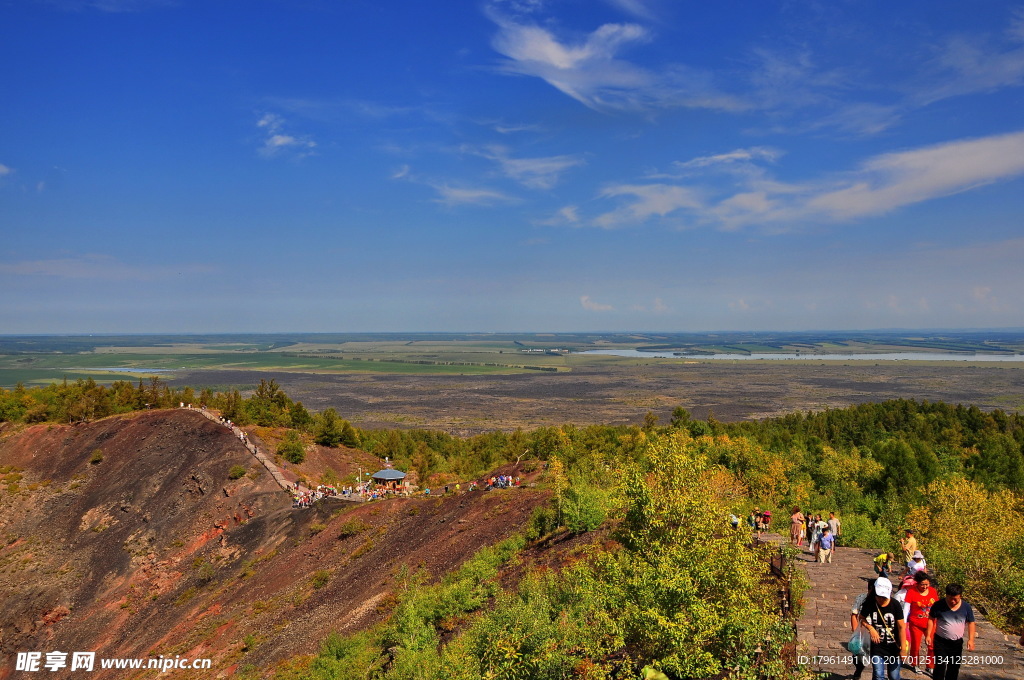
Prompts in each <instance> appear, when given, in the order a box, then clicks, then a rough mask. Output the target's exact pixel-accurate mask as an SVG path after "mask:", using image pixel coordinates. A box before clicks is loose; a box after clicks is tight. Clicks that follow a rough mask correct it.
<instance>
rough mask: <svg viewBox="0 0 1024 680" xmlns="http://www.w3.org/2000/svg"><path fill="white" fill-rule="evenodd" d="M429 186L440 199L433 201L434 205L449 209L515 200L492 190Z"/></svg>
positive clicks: (444, 185)
mask: <svg viewBox="0 0 1024 680" xmlns="http://www.w3.org/2000/svg"><path fill="white" fill-rule="evenodd" d="M431 186H432V187H433V188H434V190H435V191H437V193H439V194H440V195H441V197H440V198H437V199H435V203H441V204H442V205H446V206H449V207H453V206H457V205H494V204H496V203H507V202H510V201H514V200H515V199H514V198H512V197H511V196H508V195H506V194H503V193H501V192H500V191H495V190H493V189H474V188H470V187H453V186H450V185H448V184H432V185H431Z"/></svg>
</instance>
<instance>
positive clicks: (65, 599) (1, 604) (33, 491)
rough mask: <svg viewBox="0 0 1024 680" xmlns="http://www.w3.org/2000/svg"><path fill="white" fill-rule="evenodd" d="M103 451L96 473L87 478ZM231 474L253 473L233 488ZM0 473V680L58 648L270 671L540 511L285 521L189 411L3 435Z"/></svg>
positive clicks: (225, 437) (374, 510)
mask: <svg viewBox="0 0 1024 680" xmlns="http://www.w3.org/2000/svg"><path fill="white" fill-rule="evenodd" d="M97 449H98V450H100V451H101V452H102V461H101V462H99V463H98V464H93V463H90V459H91V458H92V456H93V454H94V451H96V450H97ZM233 465H244V466H246V467H248V468H250V469H251V470H253V474H252V475H251V476H247V477H243V478H242V479H240V480H237V481H230V480H229V479H228V471H229V469H230V468H231V467H232V466H233ZM2 466H7V467H2ZM11 466H13V467H14V468H17V470H14V471H10V470H9V468H10V467H11ZM0 470H8V471H7V474H6V475H5V480H6V481H8V482H10V481H11V480H13V479H17V477H19V476H21V477H22V479H20V481H17V482H16V483H15V484H14V486H11V485H9V484H3V483H0V543H2V544H4V545H3V547H0V629H2V638H0V653H2V654H3V656H4V657H5V658H4V659H3V660H2V663H0V678H6V677H11V676H12V672H13V666H14V664H13V660H12V657H11V655H12V654H13V653H14V652H17V651H42V652H47V651H52V650H56V649H60V650H79V651H86V650H95V651H97V653H98V656H100V657H146V656H150V655H157V654H164V655H171V656H173V655H175V654H181V655H182V656H184V657H209V658H212V659H214V667H215V669H216V670H217V671H218V672H219V673H222V674H228V675H229V674H231V673H232V672H233V671H234V670H235V669H236V668H237V667H238V666H239V665H253V666H255V667H257V668H259V669H262V670H264V671H270V670H272V669H273V667H274V666H275V664H277V663H278V662H280V661H282V660H284V659H288V658H291V657H293V656H294V655H295V654H302V653H310V652H312V651H314V650H315V649H316V646H317V645H318V643H319V641H320V640H322V639H323V637H325V636H326V634H327V633H328V632H329V631H331V630H336V629H339V628H340V629H350V630H354V629H357V628H360V627H364V626H366V625H369V624H370V623H372V622H373V621H375V620H379V619H380V618H382V617H383V616H384V615H386V611H387V605H388V603H389V602H390V598H389V593H391V592H392V590H393V588H394V585H395V584H394V581H393V575H394V574H395V573H396V572H397V571H398V570H399V569H400V567H401V566H402V565H408V566H411V567H413V568H417V567H419V568H424V569H427V570H429V571H430V572H431V573H433V574H435V575H439V574H442V573H444V572H446V571H449V570H450V569H452V568H454V567H455V566H457V565H458V564H460V563H461V562H463V561H464V560H465V559H466V558H468V557H469V556H471V555H472V554H473V553H474V552H476V550H478V549H479V548H480V547H482V546H484V545H487V544H491V543H494V542H496V541H498V540H500V539H502V538H505V537H506V536H508V535H509V534H510V533H512V532H513V531H514V530H516V528H518V527H519V526H521V525H522V524H523V523H524V522H525V521H526V519H527V518H528V517H529V515H530V513H531V512H532V510H533V508H534V507H536V506H537V505H538V504H540V503H542V502H543V501H544V497H545V494H544V493H542V492H538V491H534V490H528V489H512V490H507V491H495V492H489V493H484V492H475V493H466V494H463V495H461V496H457V497H449V498H444V499H441V498H417V499H403V500H390V501H384V502H378V503H369V504H363V505H355V504H347V503H343V502H339V501H329V502H324V503H321V504H320V505H319V506H317V507H315V508H313V509H308V510H293V509H292V508H291V503H290V500H289V497H288V496H287V495H286V494H285V493H283V492H282V491H280V489H279V487H277V486H276V485H275V484H274V483H273V481H272V480H271V478H270V475H269V474H266V473H265V472H263V473H262V474H259V468H258V464H257V463H256V462H255V460H254V459H253V458H252V457H251V456H250V455H249V454H248V452H246V451H245V449H244V448H243V447H242V446H241V444H240V442H238V440H237V439H235V438H234V437H233V436H232V435H231V434H230V433H229V432H228V431H227V430H225V429H224V428H221V427H219V426H218V425H216V424H214V423H212V422H210V421H208V420H206V419H204V418H203V417H202V416H200V415H199V414H196V413H191V412H188V411H158V412H152V413H144V414H139V415H134V416H128V417H119V418H110V419H107V420H104V421H100V422H97V423H92V424H89V425H79V426H75V427H68V426H47V425H39V426H34V427H32V428H29V429H27V430H25V431H23V432H19V433H16V434H10V433H8V434H7V436H4V437H2V439H0ZM47 482H49V483H47ZM339 536H343V537H342V538H339ZM244 641H247V644H245V643H244ZM48 675H49V673H48ZM53 675H54V676H57V677H59V675H60V674H53ZM95 675H96V677H104V675H105V674H104V673H101V672H97V673H96V674H95ZM106 675H107V676H108V677H118V675H119V674H118V672H113V671H108V673H107V674H106ZM120 675H125V671H121V672H120ZM175 675H176V677H189V674H188V673H186V672H183V671H176V672H175ZM214 675H217V673H214ZM195 677H205V678H209V677H211V675H210V672H209V671H203V672H201V673H197V674H196V675H195Z"/></svg>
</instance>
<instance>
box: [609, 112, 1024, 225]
mask: <svg viewBox="0 0 1024 680" xmlns="http://www.w3.org/2000/svg"><path fill="white" fill-rule="evenodd" d="M756 157H758V154H752V153H750V152H749V150H747V151H744V150H738V151H733V152H729V153H726V154H720V155H717V156H706V157H701V158H697V159H694V160H692V161H687V162H685V163H682V164H680V167H682V168H695V167H704V168H711V169H714V168H715V167H717V166H720V165H723V164H724V165H728V164H731V163H743V164H748V165H749V164H750V163H751V162H752V159H753V158H756ZM760 157H762V158H764V159H768V158H774V156H773V155H771V154H760ZM743 167H745V168H746V170H745V171H744V172H743V173H741V174H740V176H739V180H738V181H739V189H740V190H739V191H733V192H732V193H726V194H725V195H722V194H721V192H720V190H719V191H718V195H717V197H714V196H715V193H716V190H715V189H714V188H713V187H710V186H706V187H705V186H701V187H700V188H698V187H695V186H692V185H684V184H667V183H655V184H623V185H618V186H613V187H608V188H605V189H604V190H603V191H602V192H601V194H600V195H601V197H602V198H618V199H622V198H626V199H628V200H627V202H626V203H625V204H624V205H621V206H620V207H619V208H617V209H615V210H613V211H611V212H606V213H604V214H603V215H600V216H598V217H597V218H596V219H594V220H593V224H594V225H595V226H598V227H603V228H606V229H610V228H615V227H620V226H627V225H630V224H638V223H642V222H644V221H646V220H648V219H649V218H651V217H654V216H657V217H665V216H668V215H671V214H673V213H677V212H678V213H680V214H685V215H686V216H688V217H689V218H690V219H691V220H692V221H693V222H695V223H702V224H706V223H711V224H715V225H717V226H718V227H720V228H722V229H726V230H729V229H738V228H741V227H747V226H762V227H765V228H769V229H772V228H774V229H778V228H780V225H782V226H783V227H784V228H787V229H788V228H790V227H791V226H792V225H795V224H799V223H802V222H807V221H812V220H813V221H822V220H826V221H832V222H843V221H850V220H856V219H861V218H865V217H871V216H876V215H882V214H885V213H888V212H892V211H893V210H896V209H899V208H902V207H905V206H908V205H912V204H915V203H921V202H924V201H928V200H932V199H935V198H940V197H944V196H950V195H952V194H957V193H960V192H964V191H969V190H971V189H974V188H976V187H979V186H982V185H985V184H990V183H993V182H998V181H1002V180H1007V179H1010V178H1013V177H1016V176H1019V175H1022V174H1024V131H1022V132H1014V133H1009V134H1002V135H993V136H990V137H982V138H978V139H966V140H957V141H954V142H946V143H942V144H936V145H933V146H928V147H923V148H920V149H912V150H908V151H899V152H894V153H887V154H881V155H879V156H875V157H873V158H870V159H868V160H867V161H865V162H864V163H862V164H861V166H860V167H859V168H857V169H855V170H852V171H849V172H846V173H842V174H839V175H836V176H834V177H832V178H823V179H818V180H814V181H810V182H804V183H783V182H779V181H776V180H774V179H772V178H771V177H770V176H769V175H768V174H767V172H766V171H765V170H764V169H763V168H759V167H756V166H755V167H747V166H746V165H744V166H743ZM695 181H696V180H695ZM735 187H736V180H734V181H733V182H730V184H729V188H730V189H735ZM712 197H714V198H712Z"/></svg>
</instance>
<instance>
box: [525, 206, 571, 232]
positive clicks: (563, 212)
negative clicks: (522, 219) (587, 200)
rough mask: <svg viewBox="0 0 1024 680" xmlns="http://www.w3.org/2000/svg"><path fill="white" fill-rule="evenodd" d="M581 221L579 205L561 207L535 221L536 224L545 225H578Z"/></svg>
mask: <svg viewBox="0 0 1024 680" xmlns="http://www.w3.org/2000/svg"><path fill="white" fill-rule="evenodd" d="M579 223H580V215H579V207H578V206H575V205H567V206H564V207H562V208H559V209H558V210H557V211H556V212H555V214H554V215H551V216H550V217H547V218H545V219H540V220H536V221H535V224H538V225H540V226H543V227H564V226H567V225H568V226H577V225H579Z"/></svg>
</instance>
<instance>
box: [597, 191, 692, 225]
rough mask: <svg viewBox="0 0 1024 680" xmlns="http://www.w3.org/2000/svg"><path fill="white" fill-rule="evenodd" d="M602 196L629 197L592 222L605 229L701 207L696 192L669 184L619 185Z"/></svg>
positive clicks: (602, 192) (602, 193)
mask: <svg viewBox="0 0 1024 680" xmlns="http://www.w3.org/2000/svg"><path fill="white" fill-rule="evenodd" d="M601 196H602V197H603V198H618V197H623V196H625V197H628V198H630V199H631V200H629V201H627V202H626V204H625V205H623V206H622V207H620V208H618V209H616V210H612V211H610V212H606V213H604V214H603V215H600V216H598V217H597V218H595V219H594V222H593V223H594V225H595V226H598V227H602V228H604V229H615V228H617V227H622V226H627V225H630V224H640V223H643V222H646V221H647V220H648V219H649V218H651V217H654V216H658V217H665V216H666V215H668V214H670V213H674V212H676V211H677V210H681V209H684V208H688V209H691V210H700V209H702V208H703V207H704V204H703V203H702V201H701V200H700V198H699V197H698V195H697V193H696V191H694V190H693V189H691V188H689V187H683V186H675V185H670V184H620V185H617V186H610V187H606V188H605V189H604V190H603V191H601Z"/></svg>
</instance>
